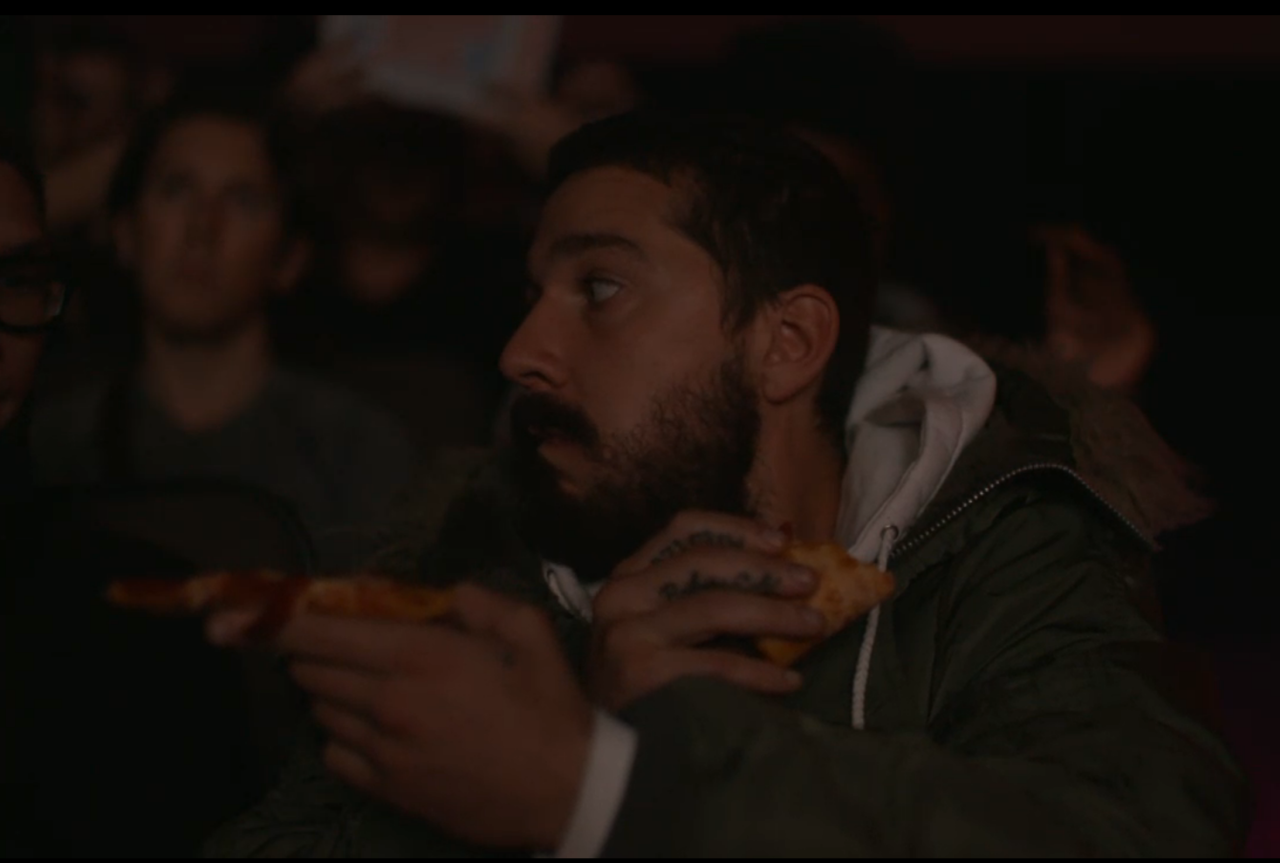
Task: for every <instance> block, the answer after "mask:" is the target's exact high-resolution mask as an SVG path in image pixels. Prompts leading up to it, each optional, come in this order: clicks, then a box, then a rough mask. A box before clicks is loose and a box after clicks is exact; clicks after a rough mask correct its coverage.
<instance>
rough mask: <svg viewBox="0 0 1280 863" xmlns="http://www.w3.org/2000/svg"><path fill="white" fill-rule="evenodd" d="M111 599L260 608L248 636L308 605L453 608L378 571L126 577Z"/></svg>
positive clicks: (413, 614)
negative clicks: (175, 578) (324, 574)
mask: <svg viewBox="0 0 1280 863" xmlns="http://www.w3.org/2000/svg"><path fill="white" fill-rule="evenodd" d="M107 598H108V600H110V601H111V602H112V603H114V604H116V605H119V606H122V607H124V608H133V609H138V610H141V611H150V612H153V613H158V614H201V613H204V612H206V611H212V610H214V609H231V608H243V609H261V612H262V613H261V614H260V615H259V617H258V619H257V621H256V623H255V624H254V626H253V627H252V629H251V630H250V632H249V635H250V636H251V637H255V638H269V637H271V636H272V635H275V634H276V633H277V632H279V630H280V629H281V628H282V627H283V626H284V625H285V624H286V623H287V622H288V621H289V618H290V617H291V616H292V615H294V614H296V613H298V612H300V611H304V610H305V611H314V612H318V613H321V614H335V615H340V616H343V617H366V618H376V619H380V620H400V621H405V622H411V623H422V622H426V621H429V620H436V619H438V618H440V617H443V616H444V615H445V614H447V613H448V612H449V609H450V608H451V606H452V602H453V593H452V591H450V590H447V589H444V590H441V589H435V588H429V587H420V586H417V585H410V584H403V583H401V582H398V581H392V580H391V579H388V578H382V577H377V576H357V577H352V578H302V577H298V576H286V575H284V574H282V573H278V572H275V571H272V570H251V571H247V572H215V573H210V574H208V575H200V576H196V577H195V578H189V579H186V580H184V581H168V580H161V579H125V580H122V581H116V582H114V583H112V584H111V586H110V588H109V589H108V590H107Z"/></svg>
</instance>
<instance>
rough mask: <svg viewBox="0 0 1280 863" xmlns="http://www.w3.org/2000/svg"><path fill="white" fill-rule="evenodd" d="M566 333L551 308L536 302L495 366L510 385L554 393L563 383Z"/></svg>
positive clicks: (550, 305)
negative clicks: (552, 391) (511, 383)
mask: <svg viewBox="0 0 1280 863" xmlns="http://www.w3.org/2000/svg"><path fill="white" fill-rule="evenodd" d="M565 335H566V334H565V332H564V327H563V325H562V324H561V322H559V321H558V320H557V316H556V312H555V309H554V307H553V305H552V304H551V303H549V302H547V301H545V300H539V301H538V302H537V303H536V304H535V305H534V306H533V308H532V309H530V310H529V314H527V315H525V319H524V321H522V322H521V324H520V326H519V328H518V329H517V330H516V331H515V334H514V335H512V336H511V339H510V341H508V342H507V346H506V348H505V349H504V350H503V351H502V357H501V358H500V359H499V361H498V366H499V368H500V369H501V370H502V374H503V375H504V376H505V377H506V378H507V379H508V380H510V381H511V382H513V383H516V384H519V385H521V386H523V387H525V388H527V389H530V390H542V391H546V390H553V389H559V388H560V387H562V386H564V383H565V380H566V377H567V375H566V372H567V368H566V362H565Z"/></svg>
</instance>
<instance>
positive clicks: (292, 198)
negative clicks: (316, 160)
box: [107, 79, 301, 231]
mask: <svg viewBox="0 0 1280 863" xmlns="http://www.w3.org/2000/svg"><path fill="white" fill-rule="evenodd" d="M272 108H273V104H272V102H271V100H270V98H269V97H268V96H266V95H264V94H263V93H262V90H261V88H257V89H255V88H254V87H253V82H252V81H251V80H244V81H240V80H235V79H232V80H228V81H208V80H205V79H197V80H195V81H194V82H192V83H188V84H187V85H185V86H184V87H183V88H182V89H180V90H179V91H178V92H176V93H174V95H173V96H172V97H171V98H170V99H169V100H168V101H166V102H165V103H164V104H162V105H160V106H159V107H157V108H155V109H153V110H152V111H151V112H149V113H147V114H145V115H144V116H143V117H142V119H141V120H140V121H139V124H138V128H137V130H136V131H135V132H134V135H133V137H132V139H131V140H130V142H129V146H128V147H127V148H126V149H125V152H124V155H123V156H122V157H121V158H120V164H119V165H118V166H117V168H116V172H115V175H114V176H113V177H112V181H111V187H110V189H109V190H108V192H107V209H108V210H109V211H110V213H111V214H112V215H117V214H119V213H122V212H125V211H127V210H130V209H132V208H133V206H134V205H135V204H136V203H137V202H138V198H139V197H140V196H141V194H142V189H143V186H144V185H145V183H146V179H147V172H148V171H149V170H150V168H151V163H152V161H153V160H154V159H155V155H156V152H157V151H158V150H159V149H160V145H161V143H162V142H163V141H164V137H165V135H167V134H168V133H169V131H170V130H171V129H173V128H174V127H175V126H177V125H179V124H180V123H183V122H185V121H187V120H191V119H194V118H197V117H215V118H220V119H228V120H232V121H235V122H239V123H244V124H245V125H248V126H253V127H255V128H257V129H259V130H260V131H261V132H262V135H263V139H264V141H265V144H266V151H267V157H268V159H269V160H270V161H271V166H272V168H273V170H274V171H275V175H276V181H277V183H278V184H279V186H280V193H281V204H282V214H283V218H284V223H285V228H286V230H288V231H297V230H299V229H300V228H301V225H300V221H301V219H300V212H299V207H298V205H297V195H296V194H295V190H294V183H293V181H292V177H291V173H290V170H289V168H290V166H291V165H292V162H293V160H292V146H291V143H292V142H291V141H290V137H289V136H288V135H287V134H285V133H284V129H283V127H282V126H281V125H280V123H279V122H278V120H277V116H276V114H275V113H274V112H273V110H272Z"/></svg>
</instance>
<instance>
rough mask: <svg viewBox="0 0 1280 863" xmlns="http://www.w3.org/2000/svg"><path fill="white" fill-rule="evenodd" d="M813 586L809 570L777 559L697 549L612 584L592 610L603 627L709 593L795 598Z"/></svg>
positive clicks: (606, 587)
mask: <svg viewBox="0 0 1280 863" xmlns="http://www.w3.org/2000/svg"><path fill="white" fill-rule="evenodd" d="M817 584H818V576H817V573H815V572H814V571H813V570H811V569H809V568H808V567H806V566H801V565H800V564H798V563H792V562H790V561H787V560H782V559H780V558H778V557H773V556H764V555H761V554H758V553H755V552H748V551H736V550H726V549H700V550H694V551H687V552H685V553H683V554H682V555H680V556H679V557H678V558H672V559H670V560H667V561H664V562H662V563H659V564H657V565H655V566H652V567H650V568H649V569H648V570H646V571H645V572H643V573H640V574H637V575H631V576H627V577H625V578H614V579H611V580H610V581H609V582H608V583H607V584H606V585H605V586H604V588H603V589H601V591H600V592H599V593H598V594H597V595H596V598H595V600H594V602H593V611H594V614H595V618H596V620H597V621H598V622H604V623H607V622H609V621H613V620H620V619H622V618H625V617H632V616H635V615H637V614H643V613H645V612H649V611H655V610H656V609H658V608H660V607H662V606H663V605H665V604H666V603H668V602H670V601H672V600H674V599H679V598H680V597H683V596H690V595H693V594H695V593H699V592H702V591H704V590H707V589H712V588H721V589H728V590H738V591H742V592H749V593H758V594H769V595H775V596H782V597H794V598H798V597H803V596H808V595H809V594H810V593H812V592H813V590H814V588H816V587H817Z"/></svg>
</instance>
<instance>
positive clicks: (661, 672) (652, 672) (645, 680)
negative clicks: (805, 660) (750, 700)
mask: <svg viewBox="0 0 1280 863" xmlns="http://www.w3.org/2000/svg"><path fill="white" fill-rule="evenodd" d="M684 677H714V678H718V679H720V680H724V681H727V682H729V683H732V684H734V685H735V686H741V687H743V688H744V689H750V690H752V691H754V692H761V693H765V694H771V695H782V694H786V693H789V692H794V691H795V690H796V689H798V688H799V687H800V686H801V685H802V683H803V679H802V678H801V676H800V673H799V672H797V671H796V670H795V669H791V668H783V667H781V666H778V665H774V664H773V663H771V662H768V661H766V660H763V659H756V658H754V657H749V656H744V655H742V654H740V653H733V652H731V651H725V650H705V649H703V650H672V651H667V652H665V653H663V654H661V655H660V656H658V657H655V659H654V661H653V662H651V663H649V664H648V665H647V666H646V667H645V669H644V670H643V671H641V672H640V673H639V674H638V675H636V676H633V677H632V678H631V679H630V680H627V681H625V683H624V684H623V686H622V688H621V689H620V690H618V691H616V692H615V693H613V694H612V695H606V696H605V697H606V699H607V700H609V701H610V702H611V703H609V704H607V706H608V707H609V708H610V709H615V710H616V709H620V708H622V707H625V706H626V705H627V703H629V702H630V701H632V700H634V699H635V698H638V697H640V696H641V695H643V694H645V693H648V692H653V691H655V690H657V689H660V688H662V687H663V686H666V685H667V684H669V683H672V682H674V681H676V680H679V679H681V678H684Z"/></svg>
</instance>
